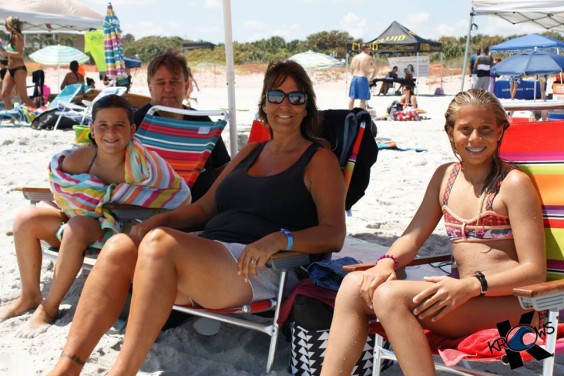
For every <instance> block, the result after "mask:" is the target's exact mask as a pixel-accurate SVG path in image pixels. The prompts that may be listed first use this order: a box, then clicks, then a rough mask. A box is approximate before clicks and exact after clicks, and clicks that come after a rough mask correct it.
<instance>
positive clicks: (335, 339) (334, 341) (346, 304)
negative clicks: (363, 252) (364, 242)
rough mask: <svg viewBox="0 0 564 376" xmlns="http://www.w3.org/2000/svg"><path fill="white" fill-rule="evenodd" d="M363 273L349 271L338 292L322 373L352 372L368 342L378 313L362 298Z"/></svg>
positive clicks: (329, 374)
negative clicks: (375, 315)
mask: <svg viewBox="0 0 564 376" xmlns="http://www.w3.org/2000/svg"><path fill="white" fill-rule="evenodd" d="M359 273H360V272H354V273H350V274H347V276H345V279H344V280H343V282H342V283H341V287H340V288H339V292H338V293H337V300H336V302H335V312H334V313H333V321H332V322H331V329H330V330H329V341H328V343H327V351H326V352H325V358H324V360H323V368H322V369H321V375H328V376H331V375H350V374H351V373H352V370H353V367H354V365H355V364H356V362H357V361H358V359H359V358H360V355H361V353H362V350H363V348H364V344H365V343H366V337H367V336H368V321H369V318H370V316H373V315H374V312H372V310H371V309H369V308H368V306H367V305H366V303H365V302H364V300H363V299H362V298H361V297H360V289H359V288H360V281H359V278H358V276H359Z"/></svg>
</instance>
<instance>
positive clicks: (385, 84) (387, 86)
mask: <svg viewBox="0 0 564 376" xmlns="http://www.w3.org/2000/svg"><path fill="white" fill-rule="evenodd" d="M386 77H389V78H392V79H394V78H398V67H397V66H394V67H393V68H392V70H391V71H389V72H388V75H387V76H386ZM393 85H394V83H393V82H388V81H382V86H380V92H379V93H378V95H380V94H382V95H386V94H387V93H388V90H390V87H392V86H393Z"/></svg>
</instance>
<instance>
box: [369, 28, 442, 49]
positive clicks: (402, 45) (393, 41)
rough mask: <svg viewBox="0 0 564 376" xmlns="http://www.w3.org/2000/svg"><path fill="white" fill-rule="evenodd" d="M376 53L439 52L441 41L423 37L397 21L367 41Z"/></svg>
mask: <svg viewBox="0 0 564 376" xmlns="http://www.w3.org/2000/svg"><path fill="white" fill-rule="evenodd" d="M367 44H369V45H370V48H371V50H372V51H373V52H376V53H415V52H440V51H441V43H439V42H434V41H432V40H428V39H424V38H421V37H420V36H418V35H417V34H415V33H414V32H413V31H411V30H409V29H408V28H407V27H405V26H403V25H402V24H400V23H399V22H397V21H394V22H392V23H391V25H390V26H388V28H387V29H386V30H385V31H384V32H383V33H382V34H380V36H379V37H377V38H376V39H374V40H371V41H370V42H367Z"/></svg>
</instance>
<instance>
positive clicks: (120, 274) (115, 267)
mask: <svg viewBox="0 0 564 376" xmlns="http://www.w3.org/2000/svg"><path fill="white" fill-rule="evenodd" d="M136 260H137V244H136V243H135V241H134V240H133V239H131V238H130V237H128V236H127V235H124V234H118V235H115V236H113V237H112V238H110V240H108V241H107V242H106V244H105V245H104V248H103V249H102V251H101V252H100V255H99V256H98V259H97V260H96V264H95V266H94V268H92V271H91V272H90V275H89V276H88V278H87V279H86V283H85V284H84V288H83V290H82V294H81V295H80V300H79V301H78V305H77V307H76V312H75V314H74V318H73V321H72V324H71V328H70V332H69V335H68V337H67V342H66V344H65V346H64V347H63V352H62V354H61V357H60V358H59V361H58V363H57V364H56V365H55V368H54V369H53V370H52V371H51V372H50V373H49V375H61V376H62V375H64V376H71V375H79V374H80V371H81V370H82V367H83V366H84V363H85V362H86V361H87V359H88V357H89V356H90V353H91V352H92V350H94V347H95V346H96V344H97V343H98V341H99V340H100V338H101V337H102V335H103V334H104V333H105V332H106V331H107V330H108V329H109V328H110V327H111V326H112V325H113V323H114V322H115V321H116V320H117V319H118V317H119V314H120V312H121V310H122V309H123V305H124V303H125V300H126V298H127V293H128V292H129V287H130V286H131V281H132V279H133V271H134V270H135V262H136ZM159 291H160V290H159Z"/></svg>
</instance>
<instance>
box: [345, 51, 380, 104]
mask: <svg viewBox="0 0 564 376" xmlns="http://www.w3.org/2000/svg"><path fill="white" fill-rule="evenodd" d="M351 74H352V76H353V77H352V80H351V86H350V88H349V98H350V100H349V110H352V109H353V107H354V101H355V100H356V99H358V100H360V104H359V107H360V108H366V101H367V100H368V99H370V85H369V82H370V81H372V80H373V79H374V75H375V74H376V64H375V63H374V59H373V58H372V56H371V55H370V46H369V45H367V44H363V45H362V51H361V52H360V53H359V54H358V55H356V56H355V57H354V58H353V59H352V61H351ZM369 76H370V78H369Z"/></svg>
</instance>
